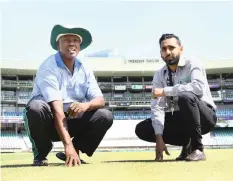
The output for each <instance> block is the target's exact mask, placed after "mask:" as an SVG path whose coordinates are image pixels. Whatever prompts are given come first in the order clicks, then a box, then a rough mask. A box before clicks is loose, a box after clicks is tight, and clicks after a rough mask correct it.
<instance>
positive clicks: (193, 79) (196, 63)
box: [151, 57, 216, 135]
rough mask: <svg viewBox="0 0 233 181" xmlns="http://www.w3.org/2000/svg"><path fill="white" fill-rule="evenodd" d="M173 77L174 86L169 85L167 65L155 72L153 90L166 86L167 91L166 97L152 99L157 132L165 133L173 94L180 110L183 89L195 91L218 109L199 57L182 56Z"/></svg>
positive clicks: (175, 103) (154, 126) (153, 122)
mask: <svg viewBox="0 0 233 181" xmlns="http://www.w3.org/2000/svg"><path fill="white" fill-rule="evenodd" d="M172 78H173V84H174V86H167V85H168V81H169V76H168V69H167V66H166V65H165V66H164V67H162V68H161V69H160V70H158V71H157V72H155V74H154V77H153V82H152V84H153V88H152V92H153V90H154V89H155V88H164V93H165V96H164V97H157V98H155V99H152V101H151V119H152V126H153V128H154V131H155V134H161V135H162V134H163V129H164V119H165V112H171V99H170V97H171V96H173V101H174V111H179V106H178V96H179V93H181V92H183V91H188V92H193V93H194V94H196V95H197V96H198V97H200V98H201V100H203V101H205V102H206V103H208V104H210V105H212V106H213V107H214V108H215V109H216V105H215V104H214V101H213V98H212V96H211V92H210V88H209V85H208V82H207V77H206V72H205V69H204V67H203V65H202V62H201V61H200V60H199V59H197V58H185V57H181V58H180V60H179V63H178V67H177V70H176V72H175V73H172Z"/></svg>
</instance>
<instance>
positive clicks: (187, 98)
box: [135, 92, 217, 151]
mask: <svg viewBox="0 0 233 181" xmlns="http://www.w3.org/2000/svg"><path fill="white" fill-rule="evenodd" d="M178 105H179V108H180V110H179V111H175V112H174V113H173V115H172V113H170V112H169V113H165V122H164V131H163V139H164V142H165V143H167V144H171V145H177V146H185V145H187V144H188V142H189V141H190V139H191V145H192V148H193V150H195V149H199V150H201V151H202V150H203V144H202V140H201V139H202V135H203V134H206V133H209V132H210V131H211V130H212V129H213V128H214V127H215V125H216V122H217V116H216V112H215V110H214V108H213V107H212V106H211V105H208V104H206V103H205V102H203V101H201V100H200V99H199V98H198V97H197V96H196V95H194V94H193V93H191V92H183V93H181V94H180V95H179V99H178ZM135 133H136V135H137V136H138V137H139V138H140V139H142V140H144V141H148V142H156V139H155V132H154V129H153V127H152V121H151V119H146V120H144V121H142V122H140V123H139V124H138V125H137V126H136V129H135Z"/></svg>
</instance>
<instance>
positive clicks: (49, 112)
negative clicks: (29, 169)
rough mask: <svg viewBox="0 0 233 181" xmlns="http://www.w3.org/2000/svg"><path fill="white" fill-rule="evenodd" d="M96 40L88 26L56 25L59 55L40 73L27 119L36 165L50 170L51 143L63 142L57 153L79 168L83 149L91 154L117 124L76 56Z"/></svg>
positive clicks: (54, 33)
mask: <svg viewBox="0 0 233 181" xmlns="http://www.w3.org/2000/svg"><path fill="white" fill-rule="evenodd" d="M91 42H92V36H91V34H90V32H89V31H88V30H86V29H84V28H68V27H64V26H61V25H55V26H54V27H53V29H52V32H51V39H50V43H51V46H52V48H53V49H54V50H56V51H57V53H56V54H54V55H51V56H49V57H48V58H47V59H46V60H45V61H44V62H43V63H42V64H41V65H40V67H39V69H38V70H37V74H36V78H35V82H34V87H33V91H32V97H31V99H30V100H29V102H28V104H27V105H26V107H25V110H24V121H25V127H26V130H27V133H28V135H29V138H30V141H31V143H32V150H33V155H34V160H33V165H34V166H47V165H48V160H47V158H46V157H47V155H48V154H49V152H50V151H51V149H52V146H53V145H52V143H53V142H56V141H62V143H63V145H64V151H65V153H62V152H60V153H57V157H58V158H60V159H62V160H64V161H65V164H66V165H67V166H76V165H80V164H81V160H80V158H79V151H81V152H82V153H85V154H87V155H88V156H92V155H93V153H94V152H95V150H96V148H97V147H98V145H99V144H100V142H101V141H102V139H103V137H104V135H105V133H106V132H107V130H108V129H109V128H110V127H111V125H112V123H113V115H112V113H111V112H110V111H108V110H106V109H103V106H104V98H103V94H102V92H101V90H100V88H99V86H98V84H97V81H96V79H95V76H94V74H93V72H92V71H90V70H89V69H88V68H87V67H86V66H85V65H84V64H83V63H82V62H81V61H80V60H79V59H78V58H77V55H78V53H79V51H81V50H83V49H85V48H87V47H88V46H89V45H90V44H91Z"/></svg>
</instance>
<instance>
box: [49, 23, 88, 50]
mask: <svg viewBox="0 0 233 181" xmlns="http://www.w3.org/2000/svg"><path fill="white" fill-rule="evenodd" d="M63 35H76V36H78V37H79V38H80V39H81V44H80V51H81V50H83V49H85V48H87V47H88V46H89V45H90V44H91V42H92V36H91V33H90V32H89V31H88V30H86V29H84V28H68V27H64V26H61V25H55V26H54V27H53V29H52V31H51V37H50V44H51V46H52V48H53V49H54V50H57V40H58V39H59V37H61V36H63Z"/></svg>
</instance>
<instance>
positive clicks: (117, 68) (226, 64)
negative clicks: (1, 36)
mask: <svg viewBox="0 0 233 181" xmlns="http://www.w3.org/2000/svg"><path fill="white" fill-rule="evenodd" d="M202 61H203V64H204V66H205V68H206V71H207V73H209V74H214V73H233V58H232V59H220V60H202ZM12 62H13V63H12ZM82 62H83V63H84V64H86V65H87V66H88V67H90V68H91V69H92V70H93V71H94V72H95V74H96V75H98V76H101V75H102V76H104V75H106V76H110V75H116V76H122V75H124V74H125V75H132V76H137V75H145V76H146V75H153V74H154V72H155V71H156V70H158V69H159V68H160V67H162V66H163V65H164V62H163V61H162V60H161V59H124V58H109V57H108V58H103V57H101V58H100V57H85V58H83V59H82ZM1 63H2V65H1V72H2V74H5V75H6V74H9V75H35V73H36V69H37V68H38V67H39V64H36V63H35V62H34V61H31V62H29V63H27V64H22V63H20V61H8V60H1Z"/></svg>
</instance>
